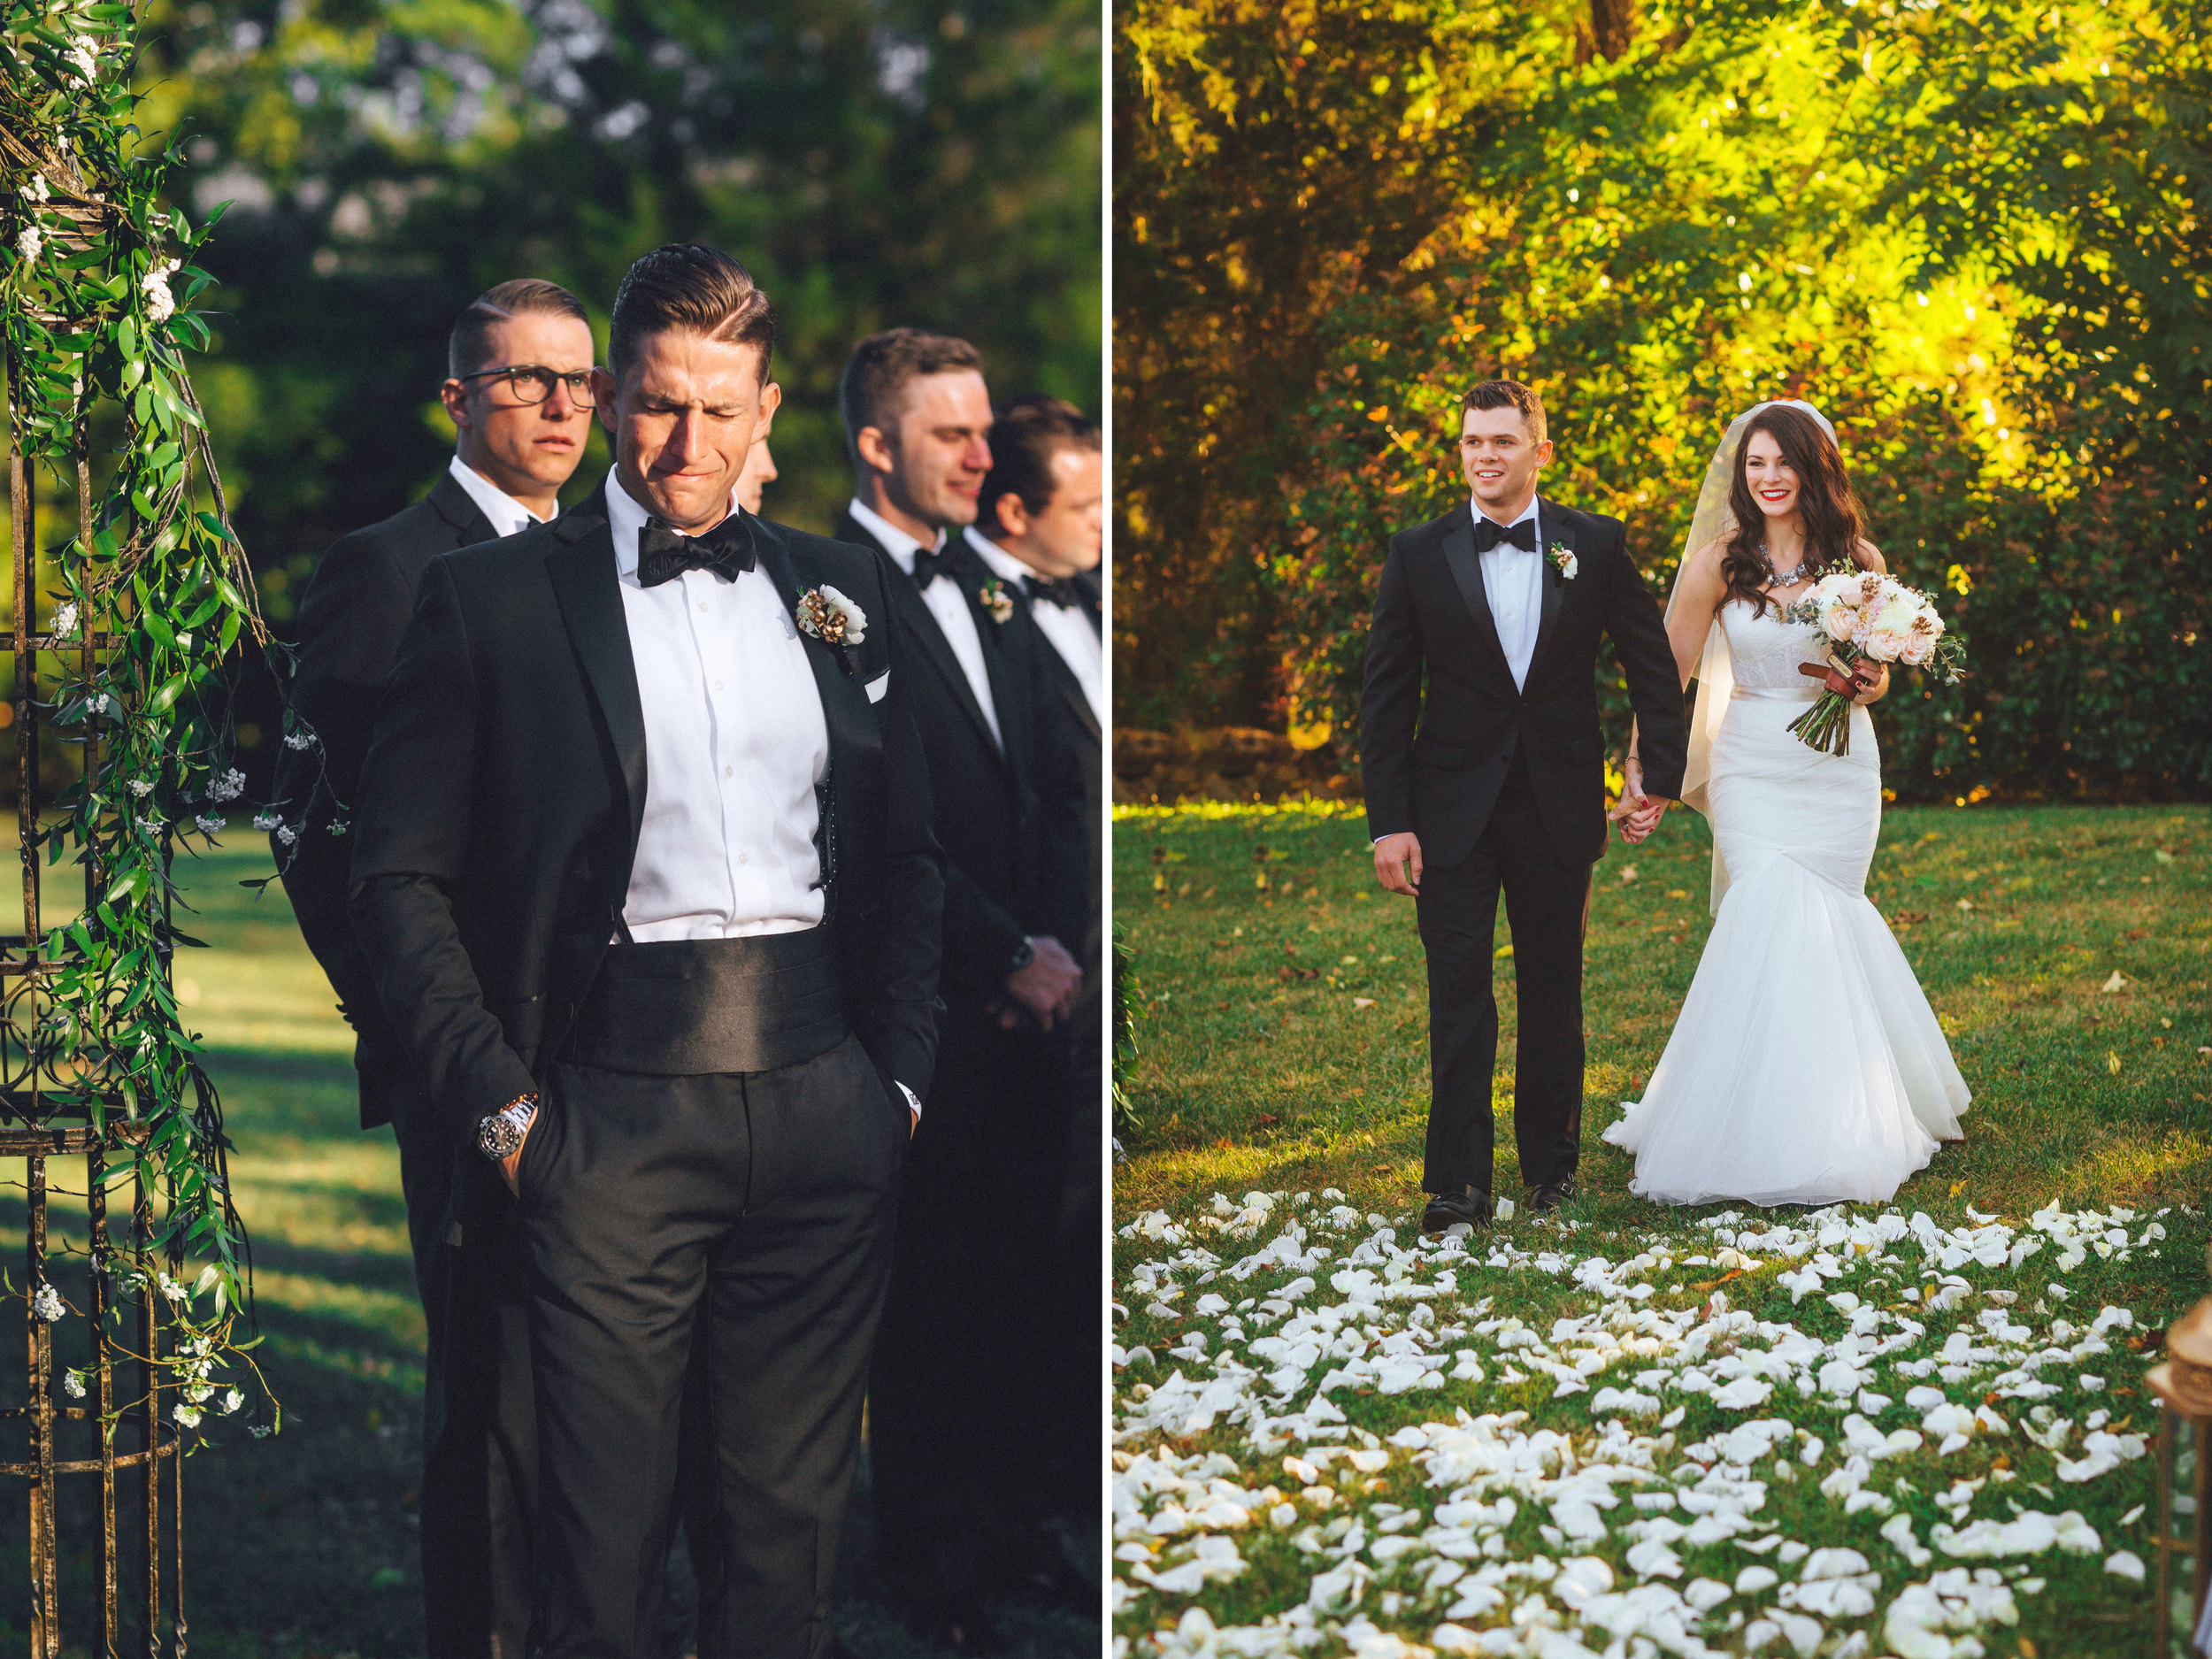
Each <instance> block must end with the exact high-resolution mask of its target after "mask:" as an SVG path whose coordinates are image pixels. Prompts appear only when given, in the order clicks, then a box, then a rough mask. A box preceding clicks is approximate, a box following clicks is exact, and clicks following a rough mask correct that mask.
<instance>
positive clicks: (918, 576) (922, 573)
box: [914, 541, 956, 592]
mask: <svg viewBox="0 0 2212 1659" xmlns="http://www.w3.org/2000/svg"><path fill="white" fill-rule="evenodd" d="M955 551H956V549H955V547H954V544H953V543H952V542H950V541H948V542H946V543H945V545H944V546H942V547H941V548H937V549H930V548H926V547H918V548H916V549H914V586H915V587H916V588H918V589H920V590H922V591H925V592H926V591H927V589H928V588H929V585H930V583H932V582H933V581H935V580H937V579H938V578H939V577H940V576H945V577H949V576H951V575H952V574H953V573H954V572H953V567H952V561H953V554H954V552H955Z"/></svg>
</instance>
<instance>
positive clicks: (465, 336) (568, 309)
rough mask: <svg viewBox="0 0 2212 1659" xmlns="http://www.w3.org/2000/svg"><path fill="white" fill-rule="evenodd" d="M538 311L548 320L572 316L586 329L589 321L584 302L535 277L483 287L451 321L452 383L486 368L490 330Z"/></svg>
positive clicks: (448, 356) (447, 355)
mask: <svg viewBox="0 0 2212 1659" xmlns="http://www.w3.org/2000/svg"><path fill="white" fill-rule="evenodd" d="M533 311H535V312H540V313H541V314H543V315H545V316H549V317H572V318H574V319H576V320H577V321H578V322H580V323H581V324H583V325H584V326H585V327H586V328H587V329H588V328H589V327H590V326H591V318H590V317H589V315H588V314H587V313H586V311H585V310H584V303H583V302H582V301H581V300H580V299H578V298H577V297H576V296H574V295H573V294H571V293H570V292H569V291H568V290H567V289H566V288H563V287H562V286H561V285H560V284H559V283H557V282H548V281H545V280H542V279H541V278H538V277H516V278H515V279H514V280H512V281H508V282H502V283H501V284H500V285H499V286H498V287H497V288H486V289H485V290H484V291H483V292H482V293H481V294H479V295H478V296H476V297H475V298H474V299H473V300H471V301H470V302H469V306H468V309H467V310H466V311H463V312H462V313H461V314H460V316H459V317H457V318H456V319H454V323H453V333H452V334H450V335H449V337H448V338H447V340H446V347H445V372H446V373H447V374H449V375H450V376H451V377H452V378H453V379H455V380H459V379H460V378H461V376H463V375H464V374H473V373H476V371H477V370H479V369H481V368H488V367H489V366H491V365H490V362H489V359H490V357H491V350H492V330H493V329H494V328H495V327H496V326H498V325H499V324H501V323H503V322H505V321H507V320H508V319H511V318H515V317H521V316H525V315H526V314H528V313H530V312H533Z"/></svg>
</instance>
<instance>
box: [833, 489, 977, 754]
mask: <svg viewBox="0 0 2212 1659" xmlns="http://www.w3.org/2000/svg"><path fill="white" fill-rule="evenodd" d="M851 512H852V515H853V518H854V519H855V521H856V522H857V523H858V524H859V526H860V527H861V528H862V529H864V530H865V531H867V532H868V534H871V535H872V536H873V537H875V539H876V540H877V541H880V542H882V543H883V546H884V550H885V551H886V552H887V553H889V554H890V555H891V557H892V558H893V559H894V560H895V561H896V562H897V565H898V567H899V568H900V569H901V570H902V571H904V572H906V573H907V575H908V576H912V575H913V574H914V555H915V554H916V553H917V552H918V551H919V550H920V549H921V545H922V544H921V543H920V542H919V541H916V540H915V539H914V538H913V537H912V536H910V535H909V534H907V533H906V532H905V531H903V530H902V529H900V528H899V527H898V526H896V525H895V524H893V523H892V522H891V521H890V520H889V519H888V518H885V517H884V516H883V515H882V514H881V513H879V512H878V511H875V510H874V509H873V508H872V507H870V506H869V505H868V504H867V503H865V502H864V501H862V500H861V499H860V497H859V496H857V495H856V496H854V497H853V500H852V507H851ZM944 544H945V534H944V532H943V531H939V532H938V533H937V544H936V547H933V548H932V549H930V551H932V552H935V551H936V550H937V548H941V547H942V546H944ZM922 603H924V604H926V605H927V606H928V607H929V614H930V615H931V616H933V617H934V618H937V628H938V632H940V633H941V634H943V635H944V636H945V643H946V644H948V645H949V646H951V647H952V654H953V657H954V659H955V660H956V661H957V662H958V663H959V664H960V672H962V673H963V674H964V675H965V676H966V677H967V681H968V689H969V690H971V691H972V692H973V693H975V702H976V707H978V708H979V709H981V710H983V724H984V725H986V726H989V727H990V728H991V743H992V746H993V747H994V748H995V749H997V750H998V751H999V752H1000V753H1001V754H1004V753H1005V752H1006V740H1005V739H1004V738H1002V737H1001V736H1000V735H999V730H998V707H997V705H996V704H995V703H993V702H992V701H991V674H990V671H989V670H988V669H987V668H986V667H985V666H984V665H983V637H982V635H980V634H978V633H977V632H976V631H975V611H974V610H973V609H972V607H971V606H970V605H969V603H968V596H967V595H965V594H964V593H962V592H961V591H960V584H959V583H957V582H955V581H948V580H945V579H944V578H942V577H940V578H939V579H938V580H935V581H933V582H932V583H930V585H929V586H928V587H926V588H923V589H922Z"/></svg>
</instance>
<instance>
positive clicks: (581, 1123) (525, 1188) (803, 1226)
mask: <svg viewBox="0 0 2212 1659" xmlns="http://www.w3.org/2000/svg"><path fill="white" fill-rule="evenodd" d="M911 1122H912V1119H911V1118H910V1116H909V1114H908V1112H907V1110H906V1107H905V1105H904V1104H903V1103H902V1102H900V1101H898V1100H896V1099H895V1098H894V1097H893V1095H892V1094H890V1093H889V1092H888V1091H887V1089H886V1088H885V1087H884V1084H883V1081H882V1079H881V1078H880V1076H879V1074H878V1072H877V1071H876V1068H875V1066H874V1064H872V1062H871V1061H870V1059H869V1057H868V1054H867V1052H866V1050H865V1049H864V1048H862V1047H861V1045H860V1042H859V1041H858V1040H857V1039H856V1038H852V1037H848V1038H846V1039H845V1041H843V1042H841V1043H840V1044H839V1045H838V1046H837V1047H836V1048H833V1049H831V1050H830V1051H829V1052H828V1053H826V1054H824V1055H819V1056H816V1057H815V1058H813V1059H810V1060H805V1061H802V1062H800V1063H798V1064H794V1065H787V1066H782V1067H780V1068H778V1069H776V1070H774V1071H759V1072H749V1073H746V1072H726V1073H717V1074H712V1075H706V1076H696V1077H658V1076H645V1075H640V1074H636V1073H632V1072H624V1071H607V1070H603V1069H598V1068H595V1067H588V1066H583V1065H578V1064H569V1063H566V1062H557V1063H556V1064H554V1065H553V1066H552V1067H551V1068H550V1070H549V1073H548V1075H547V1078H546V1083H545V1093H544V1104H543V1106H542V1108H541V1118H540V1121H539V1122H538V1123H537V1124H535V1125H533V1126H532V1129H531V1133H530V1138H529V1140H528V1141H526V1142H525V1143H524V1145H523V1149H522V1159H521V1163H520V1167H519V1172H518V1181H519V1185H520V1187H521V1205H520V1208H521V1213H522V1231H523V1235H524V1238H525V1240H526V1244H527V1247H528V1250H529V1254H530V1262H531V1270H532V1271H531V1286H532V1291H531V1294H532V1306H531V1310H530V1334H531V1346H532V1361H533V1364H534V1368H535V1371H536V1374H537V1389H538V1410H537V1421H538V1444H539V1448H540V1453H541V1493H542V1500H541V1510H540V1527H541V1539H542V1543H541V1560H542V1563H543V1568H542V1578H541V1612H540V1622H539V1626H538V1628H537V1629H536V1630H535V1631H534V1632H533V1642H534V1647H533V1651H534V1652H542V1653H544V1654H546V1655H557V1656H558V1659H652V1655H654V1654H655V1653H656V1652H657V1647H656V1642H657V1636H658V1633H659V1630H660V1603H661V1593H662V1580H663V1577H664V1567H665V1564H666V1563H667V1559H668V1548H669V1543H670V1535H671V1525H672V1509H671V1503H672V1498H673V1497H674V1496H675V1494H676V1493H677V1492H678V1489H679V1486H680V1480H681V1479H682V1476H683V1474H684V1472H685V1471H684V1469H683V1464H684V1463H685V1461H686V1460H687V1458H689V1457H691V1456H695V1455H697V1456H703V1457H704V1458H706V1460H707V1461H708V1462H709V1463H710V1466H711V1468H712V1470H713V1473H714V1482H713V1485H714V1487H715V1490H716V1493H717V1501H716V1504H715V1508H714V1510H713V1514H712V1518H711V1523H710V1526H709V1527H707V1528H705V1529H702V1530H704V1531H705V1532H707V1534H708V1535H707V1536H706V1537H705V1538H702V1537H701V1536H700V1532H699V1531H697V1530H695V1531H694V1532H693V1533H692V1540H691V1542H692V1555H693V1560H694V1561H695V1563H697V1564H698V1567H699V1572H700V1578H701V1579H702V1582H703V1585H707V1586H712V1589H711V1591H710V1594H706V1595H703V1597H702V1607H701V1625H702V1628H701V1630H700V1646H699V1651H700V1652H701V1653H702V1654H703V1655H706V1654H711V1655H715V1659H822V1656H823V1655H826V1654H827V1653H828V1652H829V1651H830V1644H831V1628H830V1622H829V1621H830V1612H831V1607H832V1601H831V1592H832V1589H833V1584H834V1580H835V1577H836V1571H837V1558H838V1543H839V1540H840V1536H841V1531H842V1525H843V1519H844V1510H845V1502H846V1496H847V1494H848V1493H849V1490H850V1487H851V1484H852V1476H853V1470H854V1466H855V1464H856V1462H857V1460H858V1456H859V1449H860V1409H861V1400H862V1396H863V1394H864V1390H865V1386H866V1379H867V1374H868V1356H869V1352H870V1348H871V1345H872V1341H873V1340H874V1336H875V1330H876V1323H877V1319H878V1317H879V1314H880V1312H881V1310H882V1305H883V1288H884V1283H885V1279H886V1275H887V1271H888V1268H889V1263H890V1254H891V1243H892V1230H893V1225H894V1220H895V1213H896V1202H897V1193H898V1186H899V1177H900V1171H901V1166H902V1162H903V1160H904V1157H905V1152H906V1143H907V1137H908V1133H909V1131H910V1125H911ZM697 1341H703V1343H704V1345H705V1353H704V1356H703V1357H704V1365H703V1371H704V1375H705V1378H706V1380H707V1392H706V1434H705V1437H704V1439H705V1445H704V1446H703V1448H699V1450H697V1451H696V1452H694V1451H692V1450H691V1449H689V1448H687V1447H686V1446H685V1444H684V1440H685V1436H684V1433H683V1426H684V1424H683V1419H684V1415H685V1413H684V1409H683V1400H684V1394H685V1383H686V1377H687V1371H690V1369H691V1366H692V1356H693V1352H694V1345H695V1342H697Z"/></svg>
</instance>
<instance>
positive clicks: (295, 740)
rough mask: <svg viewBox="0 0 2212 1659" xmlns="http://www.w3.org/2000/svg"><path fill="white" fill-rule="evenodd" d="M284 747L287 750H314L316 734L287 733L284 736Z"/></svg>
mask: <svg viewBox="0 0 2212 1659" xmlns="http://www.w3.org/2000/svg"><path fill="white" fill-rule="evenodd" d="M284 747H285V748H287V749H312V748H314V747H315V734H314V733H312V732H287V733H285V734H284Z"/></svg>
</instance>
